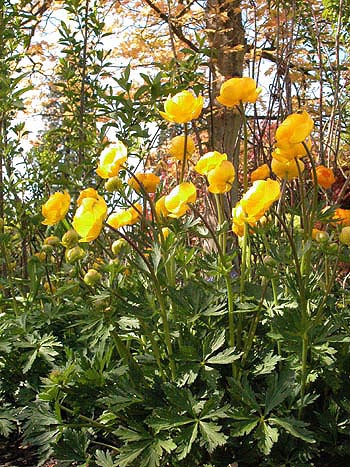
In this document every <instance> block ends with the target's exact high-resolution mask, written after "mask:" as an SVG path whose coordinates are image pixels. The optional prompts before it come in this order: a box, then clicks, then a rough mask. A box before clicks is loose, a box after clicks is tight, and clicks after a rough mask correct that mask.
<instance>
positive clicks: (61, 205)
mask: <svg viewBox="0 0 350 467" xmlns="http://www.w3.org/2000/svg"><path fill="white" fill-rule="evenodd" d="M69 205H70V196H69V193H68V191H65V192H64V193H61V192H59V191H58V192H56V193H53V194H52V195H51V196H50V198H49V199H48V200H47V201H46V203H45V204H43V206H42V207H41V212H42V215H43V216H44V217H45V219H44V220H43V221H42V224H44V225H55V224H58V222H59V221H61V220H63V219H64V218H65V216H66V214H67V212H68V209H69Z"/></svg>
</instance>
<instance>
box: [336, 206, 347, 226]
mask: <svg viewBox="0 0 350 467" xmlns="http://www.w3.org/2000/svg"><path fill="white" fill-rule="evenodd" d="M333 219H334V223H335V224H339V225H341V226H342V227H347V226H350V209H342V208H337V209H336V210H335V211H334V216H333Z"/></svg>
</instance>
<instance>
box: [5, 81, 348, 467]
mask: <svg viewBox="0 0 350 467" xmlns="http://www.w3.org/2000/svg"><path fill="white" fill-rule="evenodd" d="M259 93H260V91H259V90H258V89H256V87H255V85H254V88H252V82H251V79H250V78H235V79H234V81H232V80H229V81H228V82H226V83H224V85H223V86H222V91H221V93H220V96H219V98H220V100H221V101H222V104H223V105H225V106H227V107H228V108H229V109H232V110H231V111H235V112H237V111H238V112H239V115H240V118H241V122H242V130H243V142H242V145H241V146H242V152H241V164H240V170H239V173H238V174H236V172H235V169H234V166H233V164H232V162H231V161H229V160H228V157H227V155H226V154H223V153H220V152H218V151H216V150H213V151H209V152H207V153H205V154H203V155H202V156H200V157H198V155H196V144H195V138H194V137H193V135H191V134H190V127H191V122H192V121H193V120H194V119H197V118H198V117H199V115H200V113H201V111H202V107H203V99H202V97H201V96H199V97H197V96H195V95H194V94H193V93H192V92H191V91H188V90H185V91H181V92H180V93H178V94H175V95H174V96H169V97H168V99H167V100H166V102H165V105H164V111H160V115H161V116H162V117H164V118H165V119H166V120H168V121H169V122H170V124H176V125H183V134H182V135H179V136H176V137H175V138H174V139H172V140H171V141H170V143H169V157H171V158H173V160H174V161H175V162H174V163H175V164H176V168H177V170H176V177H173V176H167V175H166V176H165V178H168V180H164V179H162V178H161V177H159V176H158V175H156V174H154V173H153V172H151V171H148V170H146V171H138V172H136V173H135V171H134V170H132V164H130V163H129V160H128V149H127V148H126V146H125V145H124V144H123V143H122V142H121V141H116V142H115V144H110V145H108V146H107V147H106V148H105V149H104V150H103V151H102V152H101V155H100V157H99V161H98V166H97V169H96V173H97V175H98V177H99V178H102V180H105V192H104V194H103V195H102V194H100V193H99V192H98V190H97V189H96V188H93V187H87V188H85V189H83V190H82V191H81V192H80V194H79V196H78V197H77V199H76V206H77V208H76V210H75V212H74V215H73V216H72V217H70V216H69V215H68V212H69V208H70V204H71V196H70V195H69V193H68V192H67V191H65V192H55V193H54V194H52V195H51V196H50V198H49V199H48V200H47V201H46V202H45V203H44V204H43V206H42V215H43V216H44V220H43V221H42V224H44V225H46V226H48V231H47V236H46V237H45V239H44V240H43V243H42V247H41V251H39V252H37V253H36V255H35V256H34V257H33V259H32V261H31V271H30V279H31V287H30V289H29V291H28V292H29V293H28V295H27V297H26V299H25V302H26V306H27V307H28V309H27V310H26V311H25V312H24V311H23V310H20V309H19V307H18V306H16V307H14V308H13V313H10V312H8V313H7V319H6V320H5V321H3V322H2V328H3V329H2V330H3V356H2V368H1V372H2V374H3V375H5V374H11V378H10V379H8V381H7V383H6V384H3V387H2V392H3V396H4V405H3V409H2V410H3V415H2V418H1V420H2V425H1V426H2V432H3V433H4V434H9V433H10V432H11V430H13V429H14V428H15V419H16V417H19V418H20V419H21V420H23V430H24V435H25V438H26V440H27V441H28V442H30V443H32V444H34V445H37V446H38V449H39V452H40V453H41V456H42V460H44V459H46V458H47V457H48V456H49V455H51V454H52V453H54V455H55V456H56V457H57V458H58V459H59V460H60V462H62V465H71V463H72V462H78V463H79V465H97V466H101V467H109V466H110V467H114V466H115V467H127V466H142V467H156V466H160V465H162V466H166V465H168V466H171V467H175V466H179V467H180V466H184V467H185V466H193V465H197V466H207V467H209V466H211V467H227V466H228V465H229V464H232V463H234V462H237V463H238V464H239V465H243V466H244V465H247V466H249V465H266V466H268V465H271V466H275V465H290V466H301V465H305V466H306V465H328V464H329V463H330V462H338V465H339V462H343V461H344V462H345V460H346V459H347V458H348V456H349V447H350V446H349V443H348V433H349V407H348V396H347V388H348V383H349V381H348V379H349V378H348V357H347V354H348V346H349V340H350V338H349V336H348V320H349V308H348V304H347V303H348V292H347V290H346V289H344V288H343V287H342V275H341V274H342V273H344V267H345V266H344V264H343V263H344V262H345V261H346V258H347V256H348V245H349V244H350V232H349V229H350V221H349V218H350V215H349V211H348V210H344V209H343V210H341V209H339V208H337V206H332V205H328V201H327V199H328V198H327V193H329V190H330V188H331V186H332V185H333V183H334V181H335V178H334V173H333V171H332V170H331V169H329V168H327V167H324V166H322V165H317V164H316V161H315V156H314V155H313V154H314V151H315V147H314V145H313V144H312V142H311V137H312V132H313V127H314V121H313V119H312V118H311V117H310V115H309V114H308V113H307V112H306V111H302V112H297V113H293V114H290V115H289V116H287V117H286V119H285V120H284V121H283V122H282V123H281V124H280V125H279V126H278V128H277V131H276V135H275V141H276V143H275V147H274V151H273V153H272V156H273V158H272V162H271V163H269V164H264V165H263V166H261V167H258V169H256V170H255V171H254V172H252V174H251V180H250V181H249V170H248V165H249V164H248V149H249V142H248V141H247V140H246V138H247V137H248V129H247V119H246V105H249V103H254V102H256V100H257V99H258V97H259ZM303 160H304V162H303ZM276 163H277V164H276ZM169 177H170V180H169ZM235 177H239V178H240V179H241V186H239V187H238V191H237V193H234V191H235V189H236V188H235V187H234V179H235ZM163 178H164V176H163ZM96 183H97V186H100V183H99V181H98V179H97V181H96ZM197 183H198V184H199V185H200V186H201V187H203V186H207V189H204V190H203V189H201V190H198V189H197V187H196V184H197ZM99 191H100V192H101V189H99ZM237 197H239V199H238V201H237V202H236V203H234V204H233V203H232V200H233V199H237ZM204 198H205V199H210V200H211V202H212V203H213V204H212V206H213V209H212V210H210V209H209V208H207V207H206V203H205V202H204ZM118 206H119V207H118ZM97 251H99V256H97V255H96V252H97ZM13 298H14V297H13ZM15 302H16V300H15V299H14V300H13V303H15ZM39 303H41V306H40V307H38V304H39ZM33 329H35V330H33ZM10 336H12V339H11V341H10V339H9V337H10ZM18 362H21V365H20V366H18ZM15 388H16V390H15ZM10 394H12V395H11V396H10ZM33 394H36V398H35V399H33ZM26 398H27V399H26ZM24 401H26V403H25V402H24ZM16 404H19V406H18V407H15V408H11V407H13V406H16Z"/></svg>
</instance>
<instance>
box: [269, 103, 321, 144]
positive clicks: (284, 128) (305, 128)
mask: <svg viewBox="0 0 350 467" xmlns="http://www.w3.org/2000/svg"><path fill="white" fill-rule="evenodd" d="M313 127H314V121H313V120H312V118H311V117H310V115H309V114H308V113H307V112H306V110H303V112H301V113H294V114H291V115H288V117H287V118H286V119H285V120H284V121H283V122H282V123H281V125H280V126H279V127H278V128H277V131H276V135H275V138H276V146H277V147H279V148H280V149H288V148H290V146H291V145H293V144H297V143H302V142H303V141H305V140H306V139H307V138H308V137H309V136H310V133H311V132H312V130H313Z"/></svg>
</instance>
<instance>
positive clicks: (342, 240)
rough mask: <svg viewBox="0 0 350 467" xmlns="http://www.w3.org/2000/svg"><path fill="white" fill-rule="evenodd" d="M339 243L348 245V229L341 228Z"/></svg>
mask: <svg viewBox="0 0 350 467" xmlns="http://www.w3.org/2000/svg"><path fill="white" fill-rule="evenodd" d="M339 241H340V243H343V244H344V245H350V227H349V226H348V227H343V228H342V229H341V232H340V234H339Z"/></svg>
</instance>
